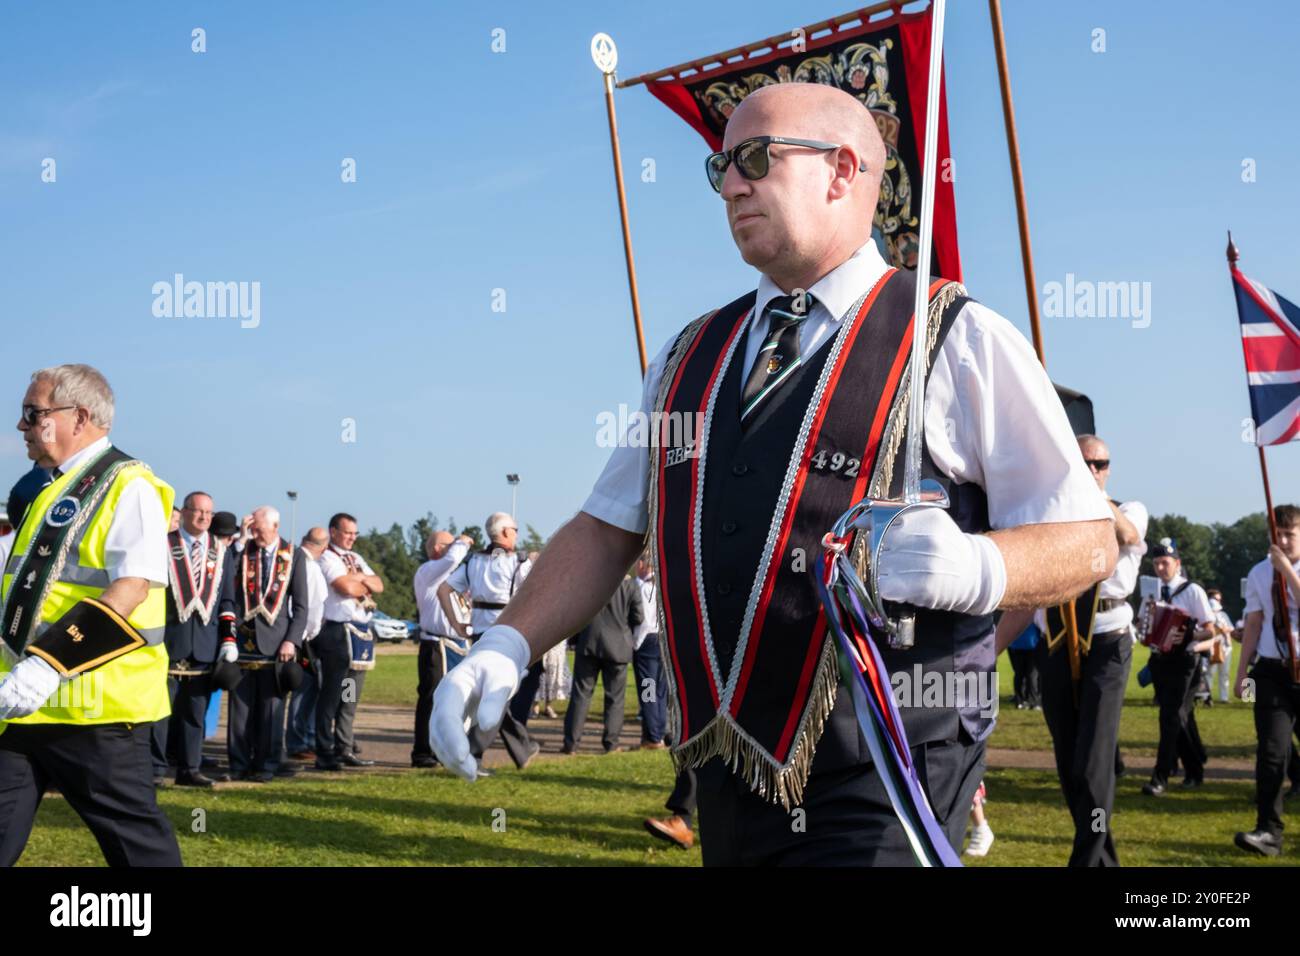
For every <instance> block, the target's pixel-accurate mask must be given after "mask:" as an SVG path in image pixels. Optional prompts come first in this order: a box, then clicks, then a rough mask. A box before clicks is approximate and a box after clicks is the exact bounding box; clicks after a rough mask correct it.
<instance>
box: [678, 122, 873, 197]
mask: <svg viewBox="0 0 1300 956" xmlns="http://www.w3.org/2000/svg"><path fill="white" fill-rule="evenodd" d="M774 145H775V146H802V147H804V148H805V149H816V150H820V151H822V152H827V151H828V150H832V149H841V148H843V145H844V144H843V143H823V142H822V141H821V140H818V139H790V138H789V137H787V136H755V137H753V138H752V139H746V140H742V141H741V142H739V143H737V144H736V145H735V146H733V147H731V149H729V150H723V151H722V152H718V153H710V154H709V157H708V159H706V160H705V161H704V169H705V171H706V172H707V173H708V174H709V185H710V186H712V187H713V191H714V192H715V193H721V192H722V180H723V178H724V177H725V176H726V175H727V167H728V166H730V165H731V164H732V163H735V164H736V169H737V171H739V173H740V175H742V176H744V177H745V178H746V179H748V180H749V181H750V182H753V181H754V180H756V179H762V178H763V177H764V176H766V175H767V173H768V170H769V169H771V167H772V157H771V156H770V155H769V154H768V148H769V147H770V146H774ZM858 171H859V172H863V173H865V172H866V171H867V164H866V162H865V161H862V162H859V164H858Z"/></svg>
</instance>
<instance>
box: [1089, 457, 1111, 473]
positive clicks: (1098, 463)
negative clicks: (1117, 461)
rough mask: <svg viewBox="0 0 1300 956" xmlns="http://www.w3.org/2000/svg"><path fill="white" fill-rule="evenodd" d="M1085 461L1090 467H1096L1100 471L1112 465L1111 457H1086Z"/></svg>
mask: <svg viewBox="0 0 1300 956" xmlns="http://www.w3.org/2000/svg"><path fill="white" fill-rule="evenodd" d="M1083 463H1084V464H1085V465H1087V466H1088V467H1089V468H1096V469H1097V470H1098V471H1105V470H1106V469H1107V468H1109V467H1110V459H1109V458H1085V459H1084V460H1083Z"/></svg>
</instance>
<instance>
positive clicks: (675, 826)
mask: <svg viewBox="0 0 1300 956" xmlns="http://www.w3.org/2000/svg"><path fill="white" fill-rule="evenodd" d="M645 828H646V829H647V830H648V831H649V832H650V835H651V836H655V837H658V838H659V839H661V840H666V841H668V842H669V843H675V844H677V845H678V846H679V847H681V848H682V849H683V850H689V849H690V848H691V847H693V846H694V845H695V834H694V833H692V832H691V828H690V827H688V826H687V825H686V821H685V820H683V819H682V818H681V817H679V816H671V817H669V818H668V819H667V820H656V819H654V818H653V817H650V818H649V819H647V820H646V821H645Z"/></svg>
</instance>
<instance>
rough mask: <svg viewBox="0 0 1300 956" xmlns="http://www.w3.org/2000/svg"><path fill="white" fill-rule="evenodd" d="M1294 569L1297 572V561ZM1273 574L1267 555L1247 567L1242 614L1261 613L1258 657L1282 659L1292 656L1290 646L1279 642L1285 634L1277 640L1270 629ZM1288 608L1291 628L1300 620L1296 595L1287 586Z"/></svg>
mask: <svg viewBox="0 0 1300 956" xmlns="http://www.w3.org/2000/svg"><path fill="white" fill-rule="evenodd" d="M1295 568H1296V570H1298V571H1300V564H1296V565H1295ZM1275 573H1276V572H1274V570H1273V562H1272V561H1270V560H1269V559H1268V558H1265V559H1264V560H1263V561H1261V562H1259V564H1257V565H1255V566H1254V567H1253V568H1251V569H1250V571H1249V573H1248V574H1247V575H1246V609H1245V610H1244V611H1243V612H1242V613H1243V614H1249V613H1251V612H1252V611H1261V612H1263V614H1264V626H1263V628H1262V629H1261V630H1260V632H1259V643H1258V644H1257V645H1256V646H1255V649H1256V650H1257V651H1258V652H1259V656H1260V657H1271V658H1272V659H1273V660H1279V661H1284V660H1286V659H1287V658H1289V657H1290V656H1291V654H1290V651H1289V649H1288V648H1287V647H1286V646H1285V645H1284V644H1283V643H1282V642H1283V641H1286V640H1287V637H1286V635H1285V634H1283V635H1281V640H1280V641H1279V639H1278V638H1279V635H1278V634H1277V632H1276V631H1275V630H1274V629H1273V575H1274V574H1275ZM1287 610H1288V611H1290V617H1291V627H1292V628H1293V629H1294V628H1296V627H1297V624H1298V622H1300V601H1297V600H1296V596H1295V595H1294V594H1292V593H1291V591H1290V589H1289V588H1288V589H1287Z"/></svg>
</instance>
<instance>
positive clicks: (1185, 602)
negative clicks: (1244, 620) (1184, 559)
mask: <svg viewBox="0 0 1300 956" xmlns="http://www.w3.org/2000/svg"><path fill="white" fill-rule="evenodd" d="M1186 580H1187V578H1186V577H1185V576H1183V575H1182V574H1178V575H1176V576H1175V577H1174V579H1173V580H1172V581H1170V582H1169V593H1170V595H1171V597H1170V599H1169V600H1168V601H1165V602H1164V603H1166V604H1172V605H1173V606H1174V607H1176V608H1178V609H1179V610H1180V611H1183V612H1184V613H1186V614H1188V615H1190V616H1191V618H1192V620H1194V621H1195V622H1196V626H1197V627H1198V628H1200V627H1204V626H1205V625H1206V624H1213V623H1214V620H1215V617H1214V608H1213V607H1211V605H1210V596H1209V595H1208V594H1206V593H1205V588H1203V587H1201V586H1200V585H1199V584H1195V583H1193V584H1189V585H1188V586H1187V587H1186V588H1183V593H1182V594H1179V595H1176V596H1172V595H1173V593H1174V592H1175V591H1177V590H1178V589H1179V588H1181V587H1183V582H1184V581H1186ZM1164 584H1165V582H1164V581H1161V582H1160V583H1159V585H1158V590H1157V592H1156V594H1157V595H1161V594H1164ZM1161 600H1164V599H1163V598H1161ZM1195 643H1196V638H1195V637H1194V636H1190V635H1189V636H1188V638H1187V641H1186V643H1184V644H1183V646H1182V650H1184V651H1186V652H1188V653H1191V650H1192V645H1193V644H1195Z"/></svg>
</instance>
